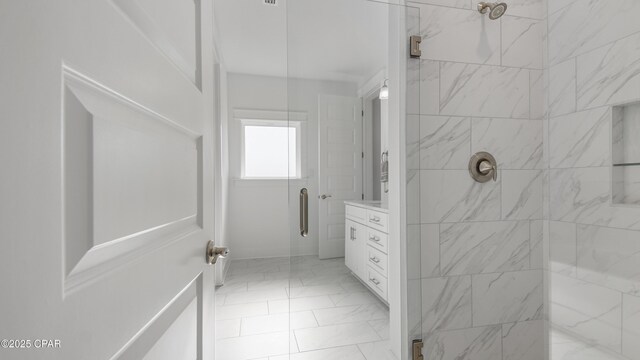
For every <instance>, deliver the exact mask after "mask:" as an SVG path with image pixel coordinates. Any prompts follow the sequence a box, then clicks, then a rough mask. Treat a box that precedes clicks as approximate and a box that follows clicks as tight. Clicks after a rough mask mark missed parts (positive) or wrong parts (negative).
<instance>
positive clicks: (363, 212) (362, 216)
mask: <svg viewBox="0 0 640 360" xmlns="http://www.w3.org/2000/svg"><path fill="white" fill-rule="evenodd" d="M345 206H346V209H345V213H346V216H347V218H349V219H351V220H354V221H357V222H359V223H366V219H367V209H363V208H361V207H357V206H353V205H348V204H347V205H345Z"/></svg>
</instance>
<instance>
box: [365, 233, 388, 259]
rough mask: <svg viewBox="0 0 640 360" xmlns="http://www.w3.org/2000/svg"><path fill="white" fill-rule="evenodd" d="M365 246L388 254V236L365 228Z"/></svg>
mask: <svg viewBox="0 0 640 360" xmlns="http://www.w3.org/2000/svg"><path fill="white" fill-rule="evenodd" d="M367 244H369V245H371V246H373V247H374V248H376V249H378V250H380V251H382V252H383V253H385V254H388V253H389V250H388V248H389V235H387V234H385V233H383V232H382V231H378V230H375V229H371V228H367Z"/></svg>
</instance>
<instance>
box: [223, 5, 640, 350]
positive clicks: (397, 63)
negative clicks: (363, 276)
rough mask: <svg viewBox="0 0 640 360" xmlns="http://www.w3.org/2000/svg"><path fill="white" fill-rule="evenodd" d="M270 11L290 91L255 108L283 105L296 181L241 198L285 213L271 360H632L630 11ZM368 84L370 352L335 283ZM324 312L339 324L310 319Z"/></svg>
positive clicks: (638, 242) (636, 294) (637, 89)
mask: <svg viewBox="0 0 640 360" xmlns="http://www.w3.org/2000/svg"><path fill="white" fill-rule="evenodd" d="M279 4H280V5H279V6H286V16H284V17H283V18H282V19H281V20H283V21H284V20H286V46H285V47H286V54H287V56H286V64H282V65H283V68H285V69H286V70H285V72H286V76H284V80H283V81H281V82H280V83H278V87H265V88H263V89H262V90H264V91H263V93H269V92H270V91H275V89H278V91H280V92H281V93H280V95H279V98H278V99H279V100H278V101H279V102H282V103H284V105H283V106H282V107H284V109H286V111H283V112H280V113H279V116H280V117H281V118H280V119H279V120H280V121H284V122H286V124H287V127H288V128H289V129H293V130H290V131H294V132H295V134H296V135H295V141H292V140H291V138H289V143H288V146H289V150H290V151H289V154H290V158H289V163H290V164H295V168H296V171H295V172H292V173H289V176H288V177H287V179H286V180H287V184H286V190H282V192H278V193H277V195H274V194H276V193H275V190H274V191H273V192H271V193H269V192H268V191H267V192H264V191H262V192H260V193H259V194H262V195H256V196H275V197H279V198H280V200H282V198H283V197H287V198H288V200H287V202H286V204H285V205H284V207H281V208H278V209H279V210H278V211H279V212H282V213H286V214H285V215H286V216H285V217H286V222H287V224H286V225H284V226H283V229H284V231H283V232H282V234H284V235H283V236H284V237H285V238H286V239H287V240H288V242H287V243H286V244H284V245H282V244H280V245H281V246H284V247H285V248H286V247H288V251H289V253H288V256H287V257H286V259H284V260H282V261H283V262H282V263H281V264H279V268H278V269H280V270H282V274H281V276H285V277H286V279H287V281H288V283H287V289H286V291H287V293H286V294H287V296H286V300H283V301H281V302H280V303H278V304H279V305H282V308H281V310H282V311H283V312H284V313H286V316H287V321H288V326H287V327H286V329H284V331H283V332H282V333H283V334H284V335H283V336H285V337H286V340H285V341H284V342H283V343H282V344H281V345H282V346H283V347H288V348H289V349H288V351H286V349H285V350H282V349H280V350H281V351H280V353H274V354H272V355H283V356H285V358H287V357H288V358H290V359H305V356H320V355H318V354H323V356H325V358H338V359H339V358H340V357H339V356H343V357H345V359H346V358H348V359H360V360H362V359H368V360H371V359H378V358H380V357H382V358H384V359H387V358H388V359H402V360H407V359H411V356H412V353H413V351H414V350H415V351H419V350H420V349H421V352H422V354H423V356H424V359H429V360H434V359H437V360H448V359H487V360H495V359H503V360H511V359H525V360H539V359H558V360H560V359H561V360H573V359H576V360H578V359H580V360H584V359H598V360H601V359H626V360H637V359H640V345H638V344H640V342H638V341H637V340H638V339H640V275H639V274H640V265H639V264H640V185H639V184H640V170H638V169H640V167H639V166H638V164H640V150H639V149H640V148H639V147H638V145H637V143H638V136H637V134H638V131H640V105H639V104H640V22H638V21H637V19H638V17H640V3H639V2H637V1H635V0H616V1H608V0H592V1H589V2H585V1H577V0H532V1H522V0H513V1H508V2H506V3H500V4H489V3H484V4H478V3H475V2H472V1H469V0H459V1H441V0H420V1H415V2H411V1H407V2H403V3H402V4H389V3H386V2H376V1H366V0H349V1H344V0H342V1H337V0H336V1H321V2H318V1H311V0H296V1H288V2H282V3H279ZM479 5H480V6H479ZM329 22H331V23H332V24H335V26H333V27H326V26H323V24H324V23H329ZM412 36H418V37H419V39H420V40H421V43H420V47H421V50H422V51H421V52H422V54H421V56H420V57H412V56H411V52H410V38H411V37H412ZM345 39H350V40H353V41H346V42H345V41H344V40H345ZM414 44H415V43H414ZM363 54H371V55H370V56H363ZM363 58H364V60H361V61H362V62H361V63H357V62H354V59H363ZM318 59H322V60H321V61H319V60H318ZM336 64H339V65H341V66H336ZM385 80H386V81H385ZM383 84H388V89H389V99H388V100H384V101H385V102H384V103H382V105H381V107H383V108H384V109H383V111H386V113H387V114H388V128H387V133H388V139H389V140H388V144H386V148H383V150H385V149H386V150H388V156H389V177H390V181H389V192H388V195H386V196H388V198H387V199H386V201H387V206H388V210H389V244H390V249H389V254H388V255H389V259H390V260H389V274H388V276H389V278H388V279H387V280H388V289H387V291H388V294H389V299H388V302H389V311H388V315H389V323H388V329H389V330H388V332H384V331H383V332H382V334H381V333H379V332H378V333H377V332H376V331H375V330H376V329H372V327H373V324H374V323H375V324H380V323H381V322H379V321H380V320H382V319H379V318H378V319H376V320H375V321H377V322H374V323H371V322H369V321H368V320H367V319H370V318H368V317H367V316H370V315H371V314H372V312H371V311H369V312H367V310H365V309H366V308H365V307H361V308H357V306H356V307H354V305H347V303H346V302H341V301H342V300H344V299H345V298H347V296H337V295H340V294H342V295H344V294H343V293H347V294H353V293H358V292H366V288H364V287H362V288H358V286H361V285H359V284H358V283H357V281H355V279H354V278H353V277H352V276H351V274H349V271H348V270H346V268H345V267H344V259H343V258H342V256H343V255H344V254H343V253H341V251H343V250H344V241H345V238H344V222H343V221H344V216H345V214H344V211H345V210H344V209H345V208H344V201H345V200H354V199H359V198H360V196H361V195H362V194H364V193H365V192H364V191H363V190H362V186H364V185H363V182H362V174H363V173H364V171H363V168H362V166H363V165H362V164H361V163H359V162H358V161H359V159H358V158H359V156H360V152H359V150H358V149H360V148H362V141H363V139H362V137H359V136H361V134H360V135H358V134H357V132H356V131H355V130H356V129H358V126H359V125H358V123H357V121H361V120H359V119H360V116H359V114H362V113H361V111H362V109H363V107H362V103H361V102H358V99H361V98H363V95H367V94H368V95H370V90H371V89H372V88H376V86H377V87H378V88H379V87H381V86H382V85H383ZM309 93H312V94H313V95H312V96H309ZM264 104H265V105H264V106H265V107H268V106H270V105H271V104H269V102H267V101H265V102H264ZM327 124H331V126H328V125H327ZM332 126H333V127H332ZM336 149H338V150H336ZM291 150H295V151H291ZM345 154H346V155H345ZM474 156H475V157H474ZM473 159H480V160H483V159H484V160H487V161H486V162H483V161H477V162H473V161H471V160H473ZM493 160H495V163H494V162H493ZM472 175H475V177H476V178H475V179H474V177H473V176H472ZM494 175H496V176H495V177H494ZM478 180H481V181H478ZM244 191H246V189H245V190H244ZM341 249H342V250H341ZM232 251H233V248H232ZM309 254H313V256H309ZM315 254H318V255H315ZM358 289H359V290H358ZM323 296H328V298H329V299H331V301H330V303H325V304H324V305H323V304H321V303H319V302H318V303H316V304H315V305H309V303H308V302H307V303H306V305H305V306H312V307H313V306H315V308H313V309H312V310H311V311H313V312H314V316H316V318H314V319H313V320H314V321H315V324H316V325H317V326H313V327H308V328H307V327H304V328H301V327H300V326H299V323H298V321H299V318H297V316H299V315H300V314H296V313H297V312H301V311H307V310H308V309H309V308H308V307H307V308H305V307H304V306H301V304H302V303H305V301H306V300H300V299H303V298H305V299H307V300H309V299H310V298H315V300H317V301H321V300H322V299H323ZM338 297H339V298H340V299H338ZM325 300H326V299H325ZM349 306H351V307H354V308H353V309H351V310H349V309H350V308H349ZM323 307H331V308H337V309H339V310H334V311H338V312H339V311H342V310H343V311H344V313H343V314H342V315H341V316H334V317H332V318H331V319H330V320H327V318H322V315H321V316H320V317H321V318H322V319H320V318H318V314H317V313H316V310H318V309H320V310H321V311H319V312H318V313H320V314H325V312H324V311H323V310H322V309H324V308H323ZM340 309H342V310H340ZM346 319H348V320H346ZM354 319H355V320H354ZM354 324H356V325H354ZM322 328H324V332H323V329H322ZM378 330H379V329H378ZM354 333H355V334H357V335H358V336H360V337H356V338H353V337H351V336H352V334H354ZM414 341H416V343H414ZM318 349H320V350H318ZM331 349H333V350H331ZM318 351H319V352H318ZM332 351H333V352H332ZM285 352H286V354H285ZM345 354H347V355H345ZM338 355H339V356H338ZM247 359H250V358H247ZM278 359H280V358H278Z"/></svg>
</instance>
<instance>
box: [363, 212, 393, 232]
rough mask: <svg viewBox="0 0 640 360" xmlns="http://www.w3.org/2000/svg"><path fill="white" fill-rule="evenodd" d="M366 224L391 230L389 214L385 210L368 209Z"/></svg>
mask: <svg viewBox="0 0 640 360" xmlns="http://www.w3.org/2000/svg"><path fill="white" fill-rule="evenodd" d="M366 224H367V225H368V226H371V227H372V228H374V229H378V230H380V231H382V232H385V233H388V232H389V230H388V229H389V224H388V216H387V214H385V213H383V212H379V211H373V210H367V222H366Z"/></svg>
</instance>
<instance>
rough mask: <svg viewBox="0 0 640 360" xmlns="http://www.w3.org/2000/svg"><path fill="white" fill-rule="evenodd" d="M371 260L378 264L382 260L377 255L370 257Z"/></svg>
mask: <svg viewBox="0 0 640 360" xmlns="http://www.w3.org/2000/svg"><path fill="white" fill-rule="evenodd" d="M369 260H371V261H372V262H374V263H376V264H377V263H379V262H380V259H378V258H377V257H375V256H374V257H372V258H369Z"/></svg>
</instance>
